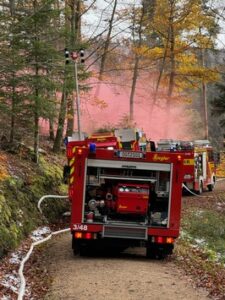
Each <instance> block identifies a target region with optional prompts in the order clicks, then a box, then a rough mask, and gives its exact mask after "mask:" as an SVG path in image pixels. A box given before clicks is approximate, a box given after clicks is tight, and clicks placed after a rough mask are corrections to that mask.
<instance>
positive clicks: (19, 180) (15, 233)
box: [0, 147, 68, 257]
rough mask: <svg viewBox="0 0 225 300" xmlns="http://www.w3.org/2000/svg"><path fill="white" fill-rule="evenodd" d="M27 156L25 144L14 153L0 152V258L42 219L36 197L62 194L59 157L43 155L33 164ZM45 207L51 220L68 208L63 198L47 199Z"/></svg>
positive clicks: (63, 186) (61, 160)
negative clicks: (61, 199)
mask: <svg viewBox="0 0 225 300" xmlns="http://www.w3.org/2000/svg"><path fill="white" fill-rule="evenodd" d="M31 158H32V153H31V152H30V151H29V149H26V148H25V147H24V149H22V150H21V151H19V152H18V153H17V154H10V153H7V152H3V151H0V257H2V256H3V255H4V254H6V253H7V252H8V251H9V250H11V249H14V248H15V247H16V246H17V245H18V244H19V243H20V241H21V240H22V239H23V238H24V237H26V236H27V235H28V234H29V233H30V232H31V231H32V230H33V229H35V228H36V227H37V226H39V225H41V224H42V223H43V222H46V220H44V219H43V217H42V216H41V215H40V213H39V212H38V209H37V202H38V200H39V199H40V197H42V196H43V195H46V194H61V195H65V194H66V186H65V185H64V184H63V183H62V165H63V159H62V158H60V157H59V156H54V155H50V154H45V155H42V156H41V157H40V163H39V165H36V164H35V163H33V162H32V159H31ZM46 202H47V201H46ZM45 206H46V207H45V208H44V211H45V215H48V218H49V220H50V221H51V222H54V221H55V220H57V219H58V218H59V216H60V215H61V213H62V212H64V211H65V210H67V209H68V207H67V206H68V203H66V202H65V200H64V201H60V200H57V201H49V202H48V203H46V205H45Z"/></svg>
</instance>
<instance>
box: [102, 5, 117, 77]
mask: <svg viewBox="0 0 225 300" xmlns="http://www.w3.org/2000/svg"><path fill="white" fill-rule="evenodd" d="M116 7H117V0H115V1H114V6H113V10H112V14H111V18H110V20H109V30H108V34H107V37H106V41H105V45H104V48H103V54H102V59H101V65H100V70H99V77H98V78H99V80H102V75H103V73H104V70H105V63H106V58H107V54H108V51H109V45H110V39H111V34H112V28H113V21H114V17H115V12H116Z"/></svg>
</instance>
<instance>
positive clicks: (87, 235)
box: [84, 232, 92, 240]
mask: <svg viewBox="0 0 225 300" xmlns="http://www.w3.org/2000/svg"><path fill="white" fill-rule="evenodd" d="M84 238H85V239H87V240H90V239H92V233H90V232H86V233H85V234H84Z"/></svg>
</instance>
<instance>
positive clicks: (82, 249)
mask: <svg viewBox="0 0 225 300" xmlns="http://www.w3.org/2000/svg"><path fill="white" fill-rule="evenodd" d="M88 255H90V250H89V249H88V246H86V245H81V246H80V256H88Z"/></svg>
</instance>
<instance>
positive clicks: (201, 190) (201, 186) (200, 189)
mask: <svg viewBox="0 0 225 300" xmlns="http://www.w3.org/2000/svg"><path fill="white" fill-rule="evenodd" d="M202 193H203V182H202V181H200V183H199V190H198V194H199V195H201V194H202Z"/></svg>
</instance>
